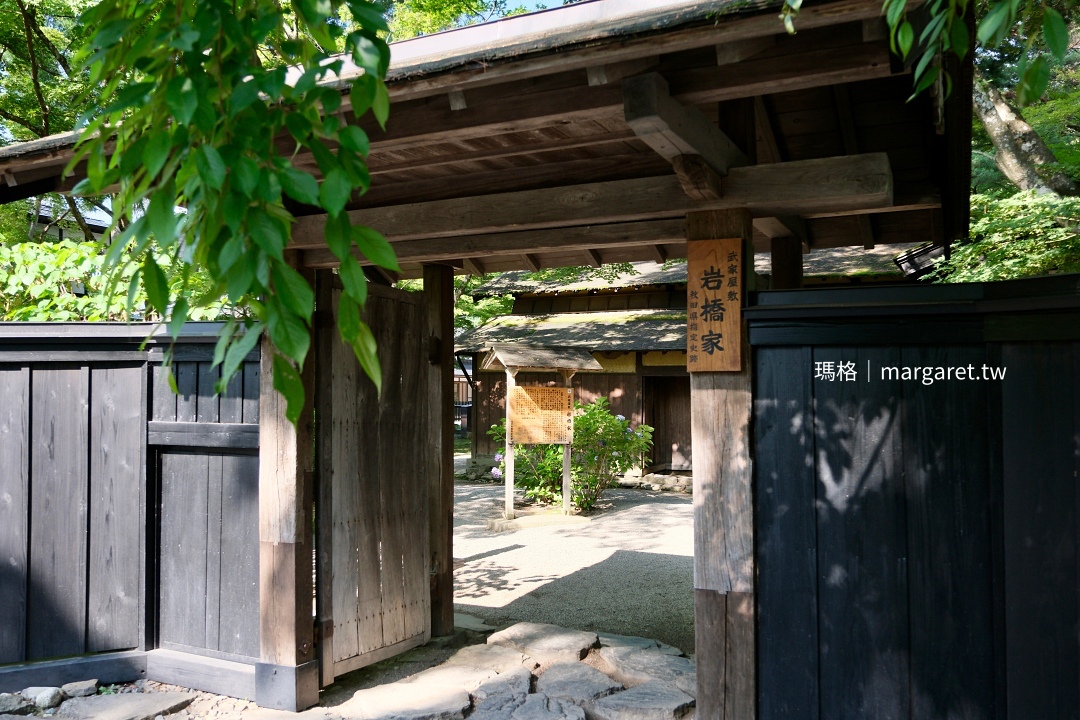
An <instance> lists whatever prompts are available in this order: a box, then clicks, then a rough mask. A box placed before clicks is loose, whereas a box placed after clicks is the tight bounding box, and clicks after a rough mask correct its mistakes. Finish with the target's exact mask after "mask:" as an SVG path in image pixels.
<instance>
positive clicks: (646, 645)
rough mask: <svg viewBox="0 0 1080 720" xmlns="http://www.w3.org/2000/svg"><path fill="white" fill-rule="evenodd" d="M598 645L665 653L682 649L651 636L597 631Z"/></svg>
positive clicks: (681, 652)
mask: <svg viewBox="0 0 1080 720" xmlns="http://www.w3.org/2000/svg"><path fill="white" fill-rule="evenodd" d="M597 635H598V636H599V638H600V647H632V648H637V649H638V650H658V651H660V652H662V653H664V654H665V655H682V654H683V651H682V650H680V649H679V648H677V647H675V646H674V645H668V644H667V643H662V642H660V641H659V640H653V639H652V638H643V637H637V636H636V635H613V634H612V633H598V634H597Z"/></svg>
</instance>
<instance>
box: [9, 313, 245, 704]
mask: <svg viewBox="0 0 1080 720" xmlns="http://www.w3.org/2000/svg"><path fill="white" fill-rule="evenodd" d="M216 329H217V326H215V325H200V324H192V325H189V326H188V327H187V328H186V329H185V333H184V336H183V337H182V339H181V340H180V342H179V343H178V344H177V345H176V346H175V348H174V369H175V373H176V380H177V386H178V390H179V395H174V394H173V393H172V392H171V391H170V390H169V388H168V385H167V380H166V374H165V373H164V372H163V369H162V366H161V362H162V359H163V354H164V351H165V348H166V344H165V343H160V342H151V343H149V344H148V345H147V347H146V348H140V344H141V342H142V340H143V338H144V337H145V336H146V334H147V332H149V330H150V327H149V326H123V325H109V324H94V325H89V324H61V323H49V324H34V323H19V324H14V323H12V324H0V691H7V690H13V689H19V688H22V687H25V686H26V685H28V684H31V683H33V684H41V683H43V682H49V681H50V680H52V681H56V682H60V681H66V680H67V679H77V678H81V677H98V678H99V679H101V680H102V681H119V680H124V679H134V678H137V677H141V676H143V675H144V674H145V673H146V669H147V667H148V665H149V666H151V667H152V666H153V665H154V664H155V663H156V664H157V665H158V666H159V671H158V672H157V673H154V674H155V675H156V676H157V677H159V678H161V679H167V678H168V677H169V676H170V669H172V670H173V671H175V672H173V674H174V675H175V674H176V672H179V670H178V668H179V669H183V671H184V672H191V671H192V668H193V667H196V666H197V665H198V663H199V658H205V657H209V658H213V659H215V660H220V661H231V662H232V663H233V664H238V665H244V666H245V667H246V666H252V670H251V671H250V672H243V673H241V675H243V676H244V677H245V678H247V677H248V676H249V675H250V677H251V678H253V675H254V670H253V664H254V662H255V660H256V659H257V656H258V648H259V644H258V642H259V635H258V409H259V401H258V393H259V390H258V388H259V377H258V373H259V363H258V356H257V354H253V355H252V356H249V357H248V358H247V359H246V361H245V363H244V366H243V368H242V370H241V372H239V373H237V375H236V376H235V377H234V379H233V381H232V382H231V383H230V384H229V386H228V388H227V389H226V390H225V392H224V393H223V394H222V395H221V396H220V397H216V396H214V394H213V384H214V382H215V381H216V376H215V371H213V370H212V369H211V363H210V360H211V354H212V348H213V345H212V342H213V340H214V334H215V332H216ZM151 651H153V652H151ZM176 651H181V652H179V653H178V652H176ZM154 653H157V654H154ZM170 653H171V654H170ZM60 658H66V659H64V660H58V659H60ZM227 667H232V666H231V665H229V666H227ZM233 674H234V675H235V673H233ZM222 675H223V676H228V675H229V673H228V672H224V673H222ZM233 685H234V686H235V683H233ZM241 685H243V683H241ZM233 690H234V692H235V687H233ZM251 692H253V684H252V688H251ZM235 694H248V693H247V690H246V689H245V688H241V692H235Z"/></svg>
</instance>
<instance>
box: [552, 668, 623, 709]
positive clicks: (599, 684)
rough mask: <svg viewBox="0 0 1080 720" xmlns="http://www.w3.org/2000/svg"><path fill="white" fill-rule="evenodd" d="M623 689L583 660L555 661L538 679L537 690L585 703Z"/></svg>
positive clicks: (554, 696) (555, 696)
mask: <svg viewBox="0 0 1080 720" xmlns="http://www.w3.org/2000/svg"><path fill="white" fill-rule="evenodd" d="M617 690H622V685H620V684H619V683H617V682H615V681H614V680H612V679H611V678H609V677H608V676H607V675H605V674H604V673H602V672H600V671H599V670H597V669H596V668H594V667H592V666H591V665H586V664H585V663H583V662H572V663H555V664H554V665H552V666H551V667H549V668H548V669H547V670H545V671H544V674H543V675H541V676H540V678H539V679H538V680H537V681H536V692H538V693H544V694H545V695H547V696H548V697H553V698H560V699H563V700H569V701H571V702H574V703H578V704H583V703H585V702H588V701H589V700H595V699H596V698H599V697H603V696H605V695H610V694H611V693H613V692H615V691H617Z"/></svg>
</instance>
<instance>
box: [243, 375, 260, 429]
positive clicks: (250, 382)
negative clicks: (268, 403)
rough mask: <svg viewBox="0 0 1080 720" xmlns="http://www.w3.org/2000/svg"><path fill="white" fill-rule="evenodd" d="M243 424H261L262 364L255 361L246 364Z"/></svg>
mask: <svg viewBox="0 0 1080 720" xmlns="http://www.w3.org/2000/svg"><path fill="white" fill-rule="evenodd" d="M243 383H244V389H243V395H244V401H243V405H244V407H243V412H242V418H243V422H246V423H258V422H259V388H261V387H262V363H261V362H260V361H259V360H253V361H250V362H245V363H244V379H243Z"/></svg>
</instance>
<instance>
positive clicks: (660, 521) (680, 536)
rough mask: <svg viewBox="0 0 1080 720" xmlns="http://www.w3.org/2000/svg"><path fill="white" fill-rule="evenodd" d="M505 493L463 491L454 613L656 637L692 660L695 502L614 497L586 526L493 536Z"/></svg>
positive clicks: (667, 496)
mask: <svg viewBox="0 0 1080 720" xmlns="http://www.w3.org/2000/svg"><path fill="white" fill-rule="evenodd" d="M501 499H502V486H496V485H472V484H459V485H457V486H456V488H455V506H454V557H455V558H456V559H457V560H458V561H459V562H460V561H464V565H463V566H462V567H459V568H458V569H457V570H456V571H455V573H454V581H455V582H454V597H455V599H456V601H457V602H456V604H455V606H454V607H455V609H456V610H457V611H458V612H464V613H469V614H471V615H476V616H478V617H481V618H484V619H486V620H487V621H488V622H490V623H493V624H495V623H498V624H502V623H509V622H512V621H521V620H529V621H533V622H545V623H552V624H555V625H561V626H563V627H568V628H575V629H581V630H593V631H601V632H610V633H620V634H623V635H640V636H642V637H648V638H656V639H657V640H661V641H663V642H666V643H668V644H670V645H674V646H676V647H678V648H681V649H682V650H684V651H685V652H688V653H689V652H693V651H694V591H693V585H694V571H693V563H694V559H693V547H694V546H693V504H692V500H691V497H690V496H688V495H681V494H674V493H657V492H648V491H642V490H609V491H608V492H607V493H605V495H604V501H605V505H606V507H605V509H604V510H603V512H600V513H597V514H595V515H593V516H592V519H591V521H590V522H588V523H583V524H575V525H553V526H547V527H533V528H526V529H522V530H517V531H512V532H502V533H493V532H490V531H488V530H487V528H486V527H485V520H487V519H488V518H492V517H498V516H499V511H500V508H501V501H502V500H501Z"/></svg>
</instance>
